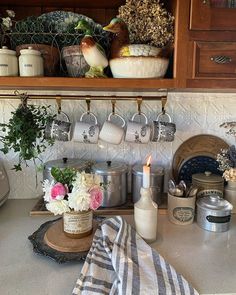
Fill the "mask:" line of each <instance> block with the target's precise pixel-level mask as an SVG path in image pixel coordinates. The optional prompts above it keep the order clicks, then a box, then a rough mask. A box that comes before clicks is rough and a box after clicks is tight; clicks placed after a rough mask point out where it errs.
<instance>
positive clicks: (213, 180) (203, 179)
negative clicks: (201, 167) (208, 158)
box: [192, 171, 224, 183]
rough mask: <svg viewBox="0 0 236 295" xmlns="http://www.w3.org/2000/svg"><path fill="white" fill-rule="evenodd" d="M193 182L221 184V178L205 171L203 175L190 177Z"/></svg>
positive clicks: (198, 174)
mask: <svg viewBox="0 0 236 295" xmlns="http://www.w3.org/2000/svg"><path fill="white" fill-rule="evenodd" d="M192 179H193V180H197V181H201V182H211V183H219V182H220V183H221V182H223V181H224V180H223V178H222V177H221V176H220V175H216V174H212V173H211V172H210V171H205V173H197V174H193V175H192Z"/></svg>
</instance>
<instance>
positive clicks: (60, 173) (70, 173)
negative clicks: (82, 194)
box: [51, 167, 77, 189]
mask: <svg viewBox="0 0 236 295" xmlns="http://www.w3.org/2000/svg"><path fill="white" fill-rule="evenodd" d="M76 173H77V170H76V169H74V168H65V169H60V168H57V167H52V169H51V174H52V176H53V178H54V179H55V180H56V182H60V183H62V184H64V185H67V186H68V188H69V189H71V188H72V183H73V181H74V180H75V177H76Z"/></svg>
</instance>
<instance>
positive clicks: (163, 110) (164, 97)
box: [161, 96, 167, 115]
mask: <svg viewBox="0 0 236 295" xmlns="http://www.w3.org/2000/svg"><path fill="white" fill-rule="evenodd" d="M166 103H167V96H163V97H162V98H161V111H162V114H163V115H164V114H165V113H166V110H165V106H166Z"/></svg>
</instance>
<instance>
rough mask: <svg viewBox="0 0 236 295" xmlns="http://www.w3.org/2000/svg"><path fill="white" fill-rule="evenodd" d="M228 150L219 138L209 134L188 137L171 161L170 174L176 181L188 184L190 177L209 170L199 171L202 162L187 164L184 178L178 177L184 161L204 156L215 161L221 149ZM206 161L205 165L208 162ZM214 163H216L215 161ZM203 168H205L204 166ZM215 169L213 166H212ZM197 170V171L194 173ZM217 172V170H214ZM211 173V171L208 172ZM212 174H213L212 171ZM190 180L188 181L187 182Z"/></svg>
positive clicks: (227, 146)
mask: <svg viewBox="0 0 236 295" xmlns="http://www.w3.org/2000/svg"><path fill="white" fill-rule="evenodd" d="M225 148H229V145H228V144H227V143H226V142H225V141H224V140H222V139H221V138H219V137H217V136H214V135H210V134H200V135H196V136H193V137H190V138H189V139H188V140H186V141H185V142H183V143H182V144H181V145H180V146H179V148H178V149H177V150H176V152H175V154H174V157H173V161H172V174H173V177H174V179H175V180H176V181H179V180H181V179H184V180H185V181H187V182H188V183H190V182H191V176H192V174H194V173H202V172H204V171H206V170H209V169H204V170H203V171H201V170H200V171H199V169H201V168H200V167H202V166H203V164H204V163H205V162H204V161H202V160H201V159H200V160H201V161H199V160H198V161H197V162H196V163H195V162H193V163H189V164H188V165H187V168H188V169H186V170H185V172H184V174H183V175H184V177H183V176H182V174H181V177H179V173H180V168H181V166H182V165H183V166H182V167H184V163H185V162H186V161H190V160H191V159H193V158H195V157H199V156H206V157H208V160H209V158H210V159H216V155H217V154H218V153H219V152H220V150H221V149H225ZM208 160H207V165H208V163H209V161H208ZM215 163H216V161H215ZM204 167H205V166H204ZM214 167H215V166H214ZM196 169H197V171H196ZM215 170H217V168H216V169H215ZM210 171H212V170H210ZM212 173H215V172H214V171H212ZM189 179H190V181H189Z"/></svg>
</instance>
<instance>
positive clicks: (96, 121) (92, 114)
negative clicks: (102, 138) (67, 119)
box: [80, 112, 98, 125]
mask: <svg viewBox="0 0 236 295" xmlns="http://www.w3.org/2000/svg"><path fill="white" fill-rule="evenodd" d="M85 115H91V116H92V117H93V118H94V123H95V125H97V124H98V120H97V117H96V116H95V114H94V113H92V112H89V113H88V112H85V113H83V114H82V115H81V117H80V122H82V121H83V118H84V116H85Z"/></svg>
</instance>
